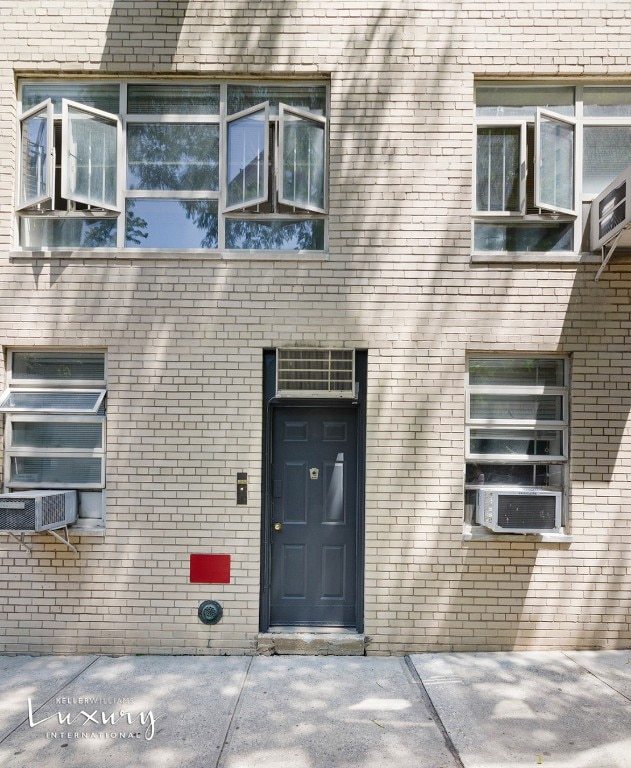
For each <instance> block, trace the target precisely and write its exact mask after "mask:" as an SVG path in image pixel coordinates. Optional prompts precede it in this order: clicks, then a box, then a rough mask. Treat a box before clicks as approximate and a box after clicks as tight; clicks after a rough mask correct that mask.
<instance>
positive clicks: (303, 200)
mask: <svg viewBox="0 0 631 768" xmlns="http://www.w3.org/2000/svg"><path fill="white" fill-rule="evenodd" d="M20 94H21V104H22V115H21V118H20V143H19V147H20V162H19V177H20V178H19V181H18V192H17V214H18V224H19V239H20V245H21V246H22V247H24V248H27V249H29V248H30V249H36V248H55V247H58V248H99V247H104V248H114V247H117V248H127V249H134V248H145V249H150V248H156V249H178V250H208V251H213V250H236V251H243V250H269V251H324V250H325V242H326V221H327V217H326V213H327V146H328V139H327V131H328V125H327V117H326V114H327V87H326V85H324V84H323V83H275V84H267V85H266V84H265V83H261V84H258V83H257V84H256V85H254V84H251V83H210V82H209V83H204V84H201V83H199V82H197V83H179V82H178V83H177V84H175V83H149V82H142V83H95V82H89V81H85V82H81V83H77V82H74V83H73V82H60V81H56V82H46V81H26V82H24V83H22V84H21V89H20Z"/></svg>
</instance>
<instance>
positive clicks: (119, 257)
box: [9, 248, 329, 262]
mask: <svg viewBox="0 0 631 768" xmlns="http://www.w3.org/2000/svg"><path fill="white" fill-rule="evenodd" d="M9 258H10V259H11V261H32V260H33V259H72V260H73V261H81V260H85V261H98V260H103V259H105V260H108V261H109V260H114V261H124V262H129V261H141V260H148V259H150V260H152V261H184V260H194V261H200V260H202V261H328V260H329V253H328V251H257V250H243V251H210V250H201V249H200V250H182V251H178V250H175V249H169V250H165V249H162V248H146V249H143V248H127V249H125V248H120V249H117V248H93V249H92V248H85V249H83V248H42V249H35V248H33V249H28V250H13V251H11V252H10V253H9Z"/></svg>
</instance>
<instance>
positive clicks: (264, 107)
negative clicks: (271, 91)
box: [220, 101, 269, 213]
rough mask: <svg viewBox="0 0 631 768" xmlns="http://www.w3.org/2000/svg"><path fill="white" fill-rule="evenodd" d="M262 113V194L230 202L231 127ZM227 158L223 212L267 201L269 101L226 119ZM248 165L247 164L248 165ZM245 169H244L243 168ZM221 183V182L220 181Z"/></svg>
mask: <svg viewBox="0 0 631 768" xmlns="http://www.w3.org/2000/svg"><path fill="white" fill-rule="evenodd" d="M259 113H262V115H263V120H262V121H261V122H262V125H263V181H262V185H261V194H260V195H259V196H258V197H253V198H251V199H248V200H245V201H244V200H242V201H241V202H239V203H233V204H229V203H228V186H229V180H228V161H229V152H230V128H231V126H232V125H233V124H235V123H237V122H239V121H241V120H245V119H246V118H248V117H250V115H256V114H259ZM224 146H225V158H224V169H225V171H224V172H225V178H224V179H223V185H221V186H222V187H223V197H222V199H223V212H224V213H230V212H231V211H247V210H249V209H250V208H253V207H254V206H256V205H260V204H261V203H264V202H266V201H267V198H268V196H269V102H268V101H263V102H261V103H260V104H256V105H255V106H253V107H248V109H242V110H241V111H240V112H235V113H234V114H233V115H228V116H227V117H226V121H225V143H224ZM246 167H247V166H246ZM242 170H243V169H242ZM220 184H221V182H220Z"/></svg>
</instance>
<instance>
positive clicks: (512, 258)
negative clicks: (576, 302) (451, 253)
mask: <svg viewBox="0 0 631 768" xmlns="http://www.w3.org/2000/svg"><path fill="white" fill-rule="evenodd" d="M601 261H602V258H601V256H600V254H596V253H574V252H572V251H559V252H554V251H523V252H521V251H515V252H514V253H484V252H478V253H472V254H471V263H472V264H600V263H601Z"/></svg>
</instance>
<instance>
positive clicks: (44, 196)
mask: <svg viewBox="0 0 631 768" xmlns="http://www.w3.org/2000/svg"><path fill="white" fill-rule="evenodd" d="M19 162H20V171H19V176H20V182H19V190H18V204H17V208H18V210H22V209H24V208H29V207H32V206H36V205H43V204H46V205H47V206H48V207H50V205H51V204H52V200H53V199H54V196H55V148H54V133H53V103H52V100H51V99H46V101H43V102H42V103H41V104H37V105H36V106H35V107H33V108H32V109H29V110H28V112H25V113H24V114H23V115H22V117H21V118H20V160H19Z"/></svg>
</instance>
